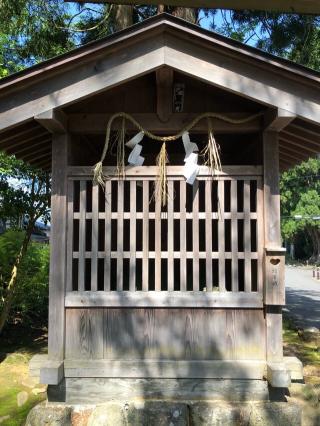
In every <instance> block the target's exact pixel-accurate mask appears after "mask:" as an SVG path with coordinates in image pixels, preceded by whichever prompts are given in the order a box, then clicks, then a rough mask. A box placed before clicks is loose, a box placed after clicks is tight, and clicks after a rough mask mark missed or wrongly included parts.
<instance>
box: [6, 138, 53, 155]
mask: <svg viewBox="0 0 320 426" xmlns="http://www.w3.org/2000/svg"><path fill="white" fill-rule="evenodd" d="M42 145H43V146H47V147H51V138H50V139H40V140H39V141H37V142H35V143H32V145H27V146H23V147H22V148H20V149H19V148H18V149H15V147H13V148H10V149H7V150H6V152H7V153H8V154H11V153H12V154H15V155H18V156H19V155H21V154H22V153H28V151H30V150H32V152H34V151H33V150H34V149H35V148H36V147H39V146H42Z"/></svg>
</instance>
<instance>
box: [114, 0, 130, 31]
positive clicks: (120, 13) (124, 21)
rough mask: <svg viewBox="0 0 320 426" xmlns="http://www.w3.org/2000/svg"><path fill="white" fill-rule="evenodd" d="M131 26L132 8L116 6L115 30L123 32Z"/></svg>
mask: <svg viewBox="0 0 320 426" xmlns="http://www.w3.org/2000/svg"><path fill="white" fill-rule="evenodd" d="M132 24H133V6H127V5H118V6H116V15H115V30H116V31H120V30H124V29H125V28H127V27H130V26H131V25H132Z"/></svg>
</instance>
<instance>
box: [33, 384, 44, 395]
mask: <svg viewBox="0 0 320 426" xmlns="http://www.w3.org/2000/svg"><path fill="white" fill-rule="evenodd" d="M31 392H32V393H33V395H39V393H45V392H47V386H46V385H45V386H41V387H36V388H34V389H32V391H31Z"/></svg>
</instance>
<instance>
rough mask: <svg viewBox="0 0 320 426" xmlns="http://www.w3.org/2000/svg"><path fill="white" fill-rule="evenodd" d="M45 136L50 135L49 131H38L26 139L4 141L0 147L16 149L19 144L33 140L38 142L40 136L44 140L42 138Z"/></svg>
mask: <svg viewBox="0 0 320 426" xmlns="http://www.w3.org/2000/svg"><path fill="white" fill-rule="evenodd" d="M44 136H48V132H47V131H42V132H37V133H36V134H35V135H34V136H30V137H28V138H26V139H22V140H19V139H18V141H17V142H14V141H13V142H7V143H4V144H2V143H1V142H0V149H8V148H11V147H12V148H14V149H16V148H17V147H18V146H21V145H25V144H27V143H29V142H31V141H32V142H37V141H38V139H39V138H40V139H41V140H42V139H44Z"/></svg>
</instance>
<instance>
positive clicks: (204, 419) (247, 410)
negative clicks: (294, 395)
mask: <svg viewBox="0 0 320 426" xmlns="http://www.w3.org/2000/svg"><path fill="white" fill-rule="evenodd" d="M190 418H191V426H234V425H239V426H240V425H247V426H301V408H300V407H299V406H298V405H297V404H290V403H287V402H277V403H275V402H270V403H269V402H264V403H247V404H245V403H244V404H221V403H219V404H216V403H198V404H193V405H191V406H190Z"/></svg>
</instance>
